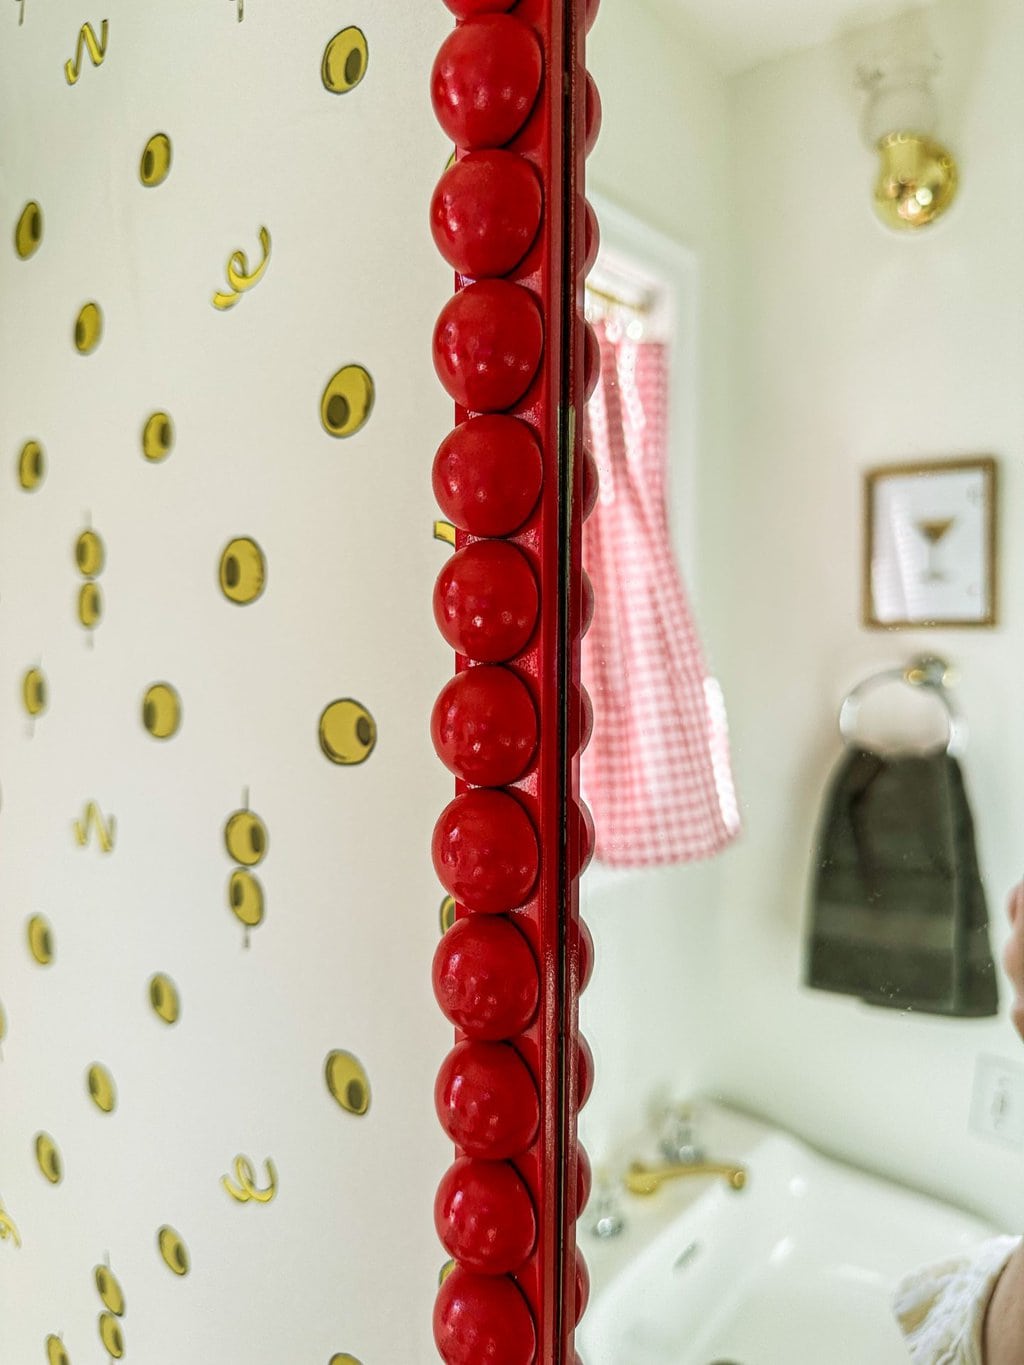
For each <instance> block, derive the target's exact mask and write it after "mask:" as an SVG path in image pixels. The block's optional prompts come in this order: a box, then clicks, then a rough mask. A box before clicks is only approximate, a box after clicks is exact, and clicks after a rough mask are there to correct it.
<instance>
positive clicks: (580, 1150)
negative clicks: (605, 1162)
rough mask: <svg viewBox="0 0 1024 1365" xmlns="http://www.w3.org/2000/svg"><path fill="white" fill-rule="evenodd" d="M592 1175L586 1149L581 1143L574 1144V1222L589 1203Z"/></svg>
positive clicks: (592, 1182) (592, 1181)
mask: <svg viewBox="0 0 1024 1365" xmlns="http://www.w3.org/2000/svg"><path fill="white" fill-rule="evenodd" d="M593 1184H594V1175H593V1171H592V1169H591V1165H590V1157H589V1156H588V1155H587V1149H586V1148H585V1147H584V1146H583V1143H582V1142H577V1144H576V1205H575V1208H574V1209H573V1218H574V1221H575V1219H577V1218H580V1217H581V1216H582V1214H583V1210H584V1209H585V1208H586V1207H587V1204H588V1203H589V1202H590V1191H591V1189H592V1188H593Z"/></svg>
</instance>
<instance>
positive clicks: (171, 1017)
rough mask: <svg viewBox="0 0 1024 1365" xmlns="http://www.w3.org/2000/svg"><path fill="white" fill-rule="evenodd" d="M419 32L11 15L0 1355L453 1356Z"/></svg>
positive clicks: (202, 2) (445, 23)
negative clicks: (445, 1321)
mask: <svg viewBox="0 0 1024 1365" xmlns="http://www.w3.org/2000/svg"><path fill="white" fill-rule="evenodd" d="M450 23H451V15H450V14H449V13H448V12H447V11H445V9H444V7H443V6H442V5H440V4H431V5H423V4H420V3H416V0H388V2H387V3H386V4H381V3H379V0H345V3H342V4H339V3H337V0H304V3H303V4H301V5H299V4H292V3H284V2H283V0H174V3H170V0H108V2H107V3H104V4H103V5H101V6H99V7H98V8H96V9H90V8H88V7H85V8H83V7H82V5H81V4H80V3H78V0H75V3H71V2H70V0H5V2H4V3H3V5H2V12H0V1115H2V1118H0V1360H3V1361H4V1362H11V1365H15V1363H16V1365H32V1363H33V1362H39V1363H40V1365H46V1363H47V1362H48V1363H49V1365H90V1362H91V1363H93V1365H96V1363H97V1362H105V1361H109V1360H120V1359H124V1360H126V1361H131V1360H137V1361H141V1362H146V1365H214V1362H216V1365H258V1363H260V1362H265V1363H266V1365H293V1362H294V1363H295V1365H297V1363H298V1362H310V1363H311V1365H328V1363H329V1362H333V1365H380V1363H381V1362H388V1363H389V1365H390V1362H395V1361H398V1360H402V1361H409V1362H421V1361H422V1362H428V1361H432V1360H435V1359H436V1353H435V1350H434V1347H433V1343H432V1339H431V1311H432V1308H433V1302H434V1297H435V1293H436V1289H437V1283H438V1275H439V1272H440V1271H441V1268H442V1261H443V1259H444V1254H443V1252H442V1251H441V1249H440V1247H439V1245H438V1242H437V1239H436V1235H435V1232H434V1228H433V1220H432V1216H431V1210H432V1203H433V1197H434V1191H435V1189H436V1186H437V1182H438V1179H439V1177H440V1175H441V1173H442V1172H443V1170H444V1169H445V1166H446V1164H447V1163H448V1161H449V1160H450V1147H449V1145H448V1143H447V1140H446V1139H445V1137H444V1134H443V1133H441V1132H440V1130H439V1128H438V1125H437V1121H436V1118H435V1116H434V1110H433V1082H434V1076H435V1074H436V1071H437V1067H438V1065H439V1063H440V1061H441V1059H442V1058H443V1056H444V1055H445V1052H446V1051H447V1050H448V1048H449V1046H450V1042H451V1035H450V1029H449V1026H448V1025H447V1024H446V1023H445V1021H444V1019H443V1017H442V1016H441V1015H440V1014H439V1012H438V1011H437V1009H436V1006H435V1004H434V1002H433V998H432V995H431V988H430V972H429V963H430V960H431V957H432V954H433V950H434V947H435V945H436V942H437V937H438V933H439V924H438V907H439V905H440V903H441V897H442V892H441V888H440V887H439V885H438V882H437V879H436V876H435V874H434V872H433V869H432V867H431V863H430V831H431V827H432V824H433V820H434V817H435V815H436V812H437V810H438V809H440V807H441V806H442V805H443V804H444V802H445V801H446V800H447V799H448V797H449V796H450V777H449V776H448V775H447V774H446V773H445V772H444V770H443V769H442V768H441V765H440V764H439V763H438V762H437V760H436V758H435V756H434V753H433V750H432V748H431V744H430V738H429V734H428V725H427V718H428V717H429V714H430V709H431V705H432V703H433V700H434V698H435V697H436V695H437V692H438V690H439V689H440V687H441V685H442V684H443V683H444V682H445V680H446V679H447V678H448V677H449V676H450V674H451V667H452V662H451V656H450V653H449V651H448V649H447V648H446V646H445V645H444V643H443V642H442V641H441V640H439V638H438V636H437V632H436V629H435V626H434V622H433V619H432V615H431V610H430V590H431V587H432V584H433V580H434V577H435V576H436V574H437V571H438V569H439V568H440V566H441V565H442V564H443V562H444V558H445V556H446V555H449V554H450V553H451V546H450V543H449V539H448V535H449V533H448V531H447V530H446V528H445V527H444V526H443V525H441V524H439V525H437V526H435V518H436V516H437V511H436V506H435V503H434V500H433V496H432V493H431V489H430V462H431V457H432V455H433V451H434V449H435V448H436V446H437V444H438V442H439V441H440V439H441V437H442V436H443V435H444V434H445V432H446V430H447V428H448V427H449V426H450V421H451V412H450V401H449V400H448V398H447V397H446V395H445V394H444V393H443V392H442V390H441V389H440V386H439V385H438V384H437V381H436V379H435V377H434V373H433V367H432V364H431V358H430V349H429V338H430V335H431V332H432V328H433V324H434V321H435V319H436V317H437V314H438V311H439V310H440V307H441V305H442V304H443V302H444V301H445V299H446V298H447V297H448V295H449V294H450V291H451V277H450V274H449V272H448V269H447V267H446V266H445V265H444V263H443V262H442V261H441V260H440V259H439V257H438V255H437V252H436V250H435V249H434V246H433V243H432V241H431V240H430V233H429V227H428V222H427V211H428V205H429V202H430V196H431V192H432V190H433V187H434V185H435V183H436V181H437V177H438V175H439V174H440V172H441V170H442V169H443V167H444V165H445V162H446V160H447V158H448V156H449V154H450V150H451V149H450V147H448V146H446V144H445V142H444V138H443V136H442V134H441V132H440V130H439V129H438V127H437V124H436V122H435V121H434V119H433V117H432V116H431V111H430V99H429V89H428V78H429V68H430V62H431V60H432V57H433V54H434V53H435V52H436V51H437V48H438V45H439V43H440V41H441V39H442V38H443V36H444V34H445V32H447V30H448V29H449V27H450Z"/></svg>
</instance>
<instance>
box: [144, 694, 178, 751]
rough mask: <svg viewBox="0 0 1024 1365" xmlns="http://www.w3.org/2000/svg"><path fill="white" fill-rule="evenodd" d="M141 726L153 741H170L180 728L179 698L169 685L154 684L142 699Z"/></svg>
mask: <svg viewBox="0 0 1024 1365" xmlns="http://www.w3.org/2000/svg"><path fill="white" fill-rule="evenodd" d="M142 724H143V725H144V726H145V728H146V729H147V730H148V731H149V733H150V734H151V735H152V736H153V738H154V739H172V738H173V737H174V736H175V735H176V734H177V733H178V730H179V729H180V728H181V698H180V697H179V696H178V694H177V692H176V691H175V690H174V688H173V687H172V686H171V684H170V683H165V682H162V683H154V684H153V685H152V687H150V688H149V689H148V690H147V692H146V695H145V696H144V697H143V699H142Z"/></svg>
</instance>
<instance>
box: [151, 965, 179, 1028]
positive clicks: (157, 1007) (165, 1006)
mask: <svg viewBox="0 0 1024 1365" xmlns="http://www.w3.org/2000/svg"><path fill="white" fill-rule="evenodd" d="M149 1003H150V1005H152V1007H153V1013H154V1014H155V1015H156V1016H157V1018H158V1019H162V1020H163V1021H164V1023H165V1024H176V1023H177V1022H178V1020H179V1019H180V1018H181V999H180V997H179V995H178V988H177V986H176V985H175V984H174V982H173V981H172V980H171V978H170V977H169V976H167V975H165V973H163V972H157V973H156V975H155V976H151V977H150V979H149Z"/></svg>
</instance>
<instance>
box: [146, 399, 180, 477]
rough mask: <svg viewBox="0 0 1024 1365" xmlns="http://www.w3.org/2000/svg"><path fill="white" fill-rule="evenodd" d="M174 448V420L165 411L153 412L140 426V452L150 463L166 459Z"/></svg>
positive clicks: (157, 462)
mask: <svg viewBox="0 0 1024 1365" xmlns="http://www.w3.org/2000/svg"><path fill="white" fill-rule="evenodd" d="M173 448H174V422H173V421H172V420H171V416H170V414H169V413H166V412H153V413H150V415H149V416H148V417H147V418H146V424H145V426H144V427H143V428H142V453H143V455H145V457H146V459H147V460H149V462H150V463H151V464H159V463H160V461H161V460H166V459H167V457H168V455H170V453H171V451H172V450H173Z"/></svg>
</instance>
